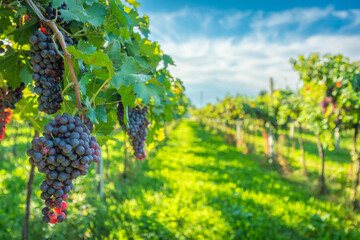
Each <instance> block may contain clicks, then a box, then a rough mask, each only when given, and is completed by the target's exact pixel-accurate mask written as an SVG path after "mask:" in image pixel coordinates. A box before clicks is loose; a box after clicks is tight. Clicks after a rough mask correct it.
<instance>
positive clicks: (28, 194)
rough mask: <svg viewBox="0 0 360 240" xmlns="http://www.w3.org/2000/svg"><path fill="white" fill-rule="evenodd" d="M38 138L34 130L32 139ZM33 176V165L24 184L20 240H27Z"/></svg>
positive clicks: (37, 133)
mask: <svg viewBox="0 0 360 240" xmlns="http://www.w3.org/2000/svg"><path fill="white" fill-rule="evenodd" d="M38 137H39V132H38V131H36V130H35V134H34V138H38ZM34 174H35V165H33V164H31V169H30V175H29V180H28V182H27V184H26V209H25V219H24V224H23V229H22V237H21V239H22V240H27V239H28V235H29V217H30V202H31V194H32V190H33V189H32V184H33V182H34Z"/></svg>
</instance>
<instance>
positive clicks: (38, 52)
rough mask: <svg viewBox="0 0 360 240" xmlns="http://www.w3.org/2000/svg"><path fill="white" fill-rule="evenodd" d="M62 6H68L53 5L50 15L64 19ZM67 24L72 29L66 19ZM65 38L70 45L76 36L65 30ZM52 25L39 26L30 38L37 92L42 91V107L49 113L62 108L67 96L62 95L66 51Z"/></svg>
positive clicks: (64, 25) (40, 107) (39, 101)
mask: <svg viewBox="0 0 360 240" xmlns="http://www.w3.org/2000/svg"><path fill="white" fill-rule="evenodd" d="M61 9H66V5H65V4H63V5H62V6H61V7H60V8H59V9H58V11H57V10H56V9H53V8H52V7H51V5H49V6H48V7H47V8H46V14H45V15H46V16H47V17H48V18H49V19H55V17H57V18H56V21H57V22H59V23H60V22H61V21H62V18H61ZM61 26H62V27H63V28H66V29H68V28H69V27H68V24H66V23H62V24H61ZM61 34H62V35H63V37H64V39H65V43H66V46H70V45H72V44H73V40H72V39H71V38H70V37H69V36H66V35H65V33H64V32H61ZM52 35H53V33H52V31H51V29H50V28H43V27H42V28H41V31H40V30H36V31H35V33H34V35H33V36H31V37H30V38H29V42H30V43H31V45H32V46H31V48H30V57H31V64H32V67H33V76H32V77H33V80H34V81H35V89H34V90H35V92H36V93H37V94H38V95H39V97H38V103H39V110H40V111H42V112H45V113H47V114H54V113H56V112H57V111H58V110H59V109H60V108H61V105H60V104H61V103H62V102H63V98H62V96H61V87H60V82H61V81H62V79H63V74H64V61H63V55H64V52H63V50H62V48H61V46H60V44H59V42H58V41H57V40H55V38H53V37H52Z"/></svg>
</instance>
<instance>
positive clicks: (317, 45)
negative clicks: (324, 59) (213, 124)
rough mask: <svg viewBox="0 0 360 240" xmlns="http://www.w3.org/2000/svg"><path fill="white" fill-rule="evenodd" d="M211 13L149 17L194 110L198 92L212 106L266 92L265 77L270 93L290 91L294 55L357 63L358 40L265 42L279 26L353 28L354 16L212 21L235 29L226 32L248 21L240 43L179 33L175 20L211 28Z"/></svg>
mask: <svg viewBox="0 0 360 240" xmlns="http://www.w3.org/2000/svg"><path fill="white" fill-rule="evenodd" d="M214 13H215V12H212V13H209V12H208V13H205V14H203V13H202V12H196V11H190V10H189V9H182V10H180V11H178V12H175V13H170V14H169V13H167V14H165V13H163V14H153V15H152V14H150V20H151V24H150V25H151V31H152V36H153V37H152V38H154V39H156V40H158V41H159V42H160V44H161V46H162V49H163V50H164V52H166V53H167V54H169V55H171V56H172V57H173V59H174V60H175V63H176V67H172V68H171V72H172V73H173V75H174V76H176V77H179V78H181V79H182V80H183V81H184V83H185V86H186V87H187V93H188V95H189V96H190V98H192V99H193V100H194V102H195V103H197V104H199V95H200V91H202V92H203V94H204V98H205V102H208V101H211V102H213V101H215V99H216V98H217V97H219V98H222V97H223V96H224V95H225V94H226V93H231V94H236V93H240V94H245V95H254V94H257V93H258V92H259V91H260V90H263V89H267V88H268V79H269V78H270V77H273V78H274V80H275V85H276V87H279V88H284V87H286V86H289V87H291V88H296V86H297V85H298V76H297V73H296V72H295V71H294V70H293V69H292V67H291V65H290V63H289V59H290V58H296V57H297V56H298V55H308V54H310V53H312V52H320V53H322V54H325V53H332V54H338V53H341V54H343V55H345V56H347V57H350V58H351V59H352V60H358V59H360V34H358V35H345V34H342V33H339V32H338V33H332V34H329V33H316V34H314V35H310V36H302V35H301V34H296V32H295V34H294V33H292V35H291V37H289V38H286V39H277V40H274V39H273V38H269V36H272V37H273V36H274V35H273V32H277V31H281V30H279V28H278V27H279V26H282V25H285V24H293V23H298V24H299V26H300V27H301V28H306V27H307V26H309V25H311V24H313V23H314V22H317V21H320V20H321V19H325V18H327V17H329V16H335V17H337V18H341V19H343V18H347V19H348V18H351V19H352V21H351V22H350V23H349V24H348V25H349V26H355V25H357V24H358V22H357V21H358V19H360V14H359V15H357V14H358V13H360V11H358V10H351V11H336V10H335V9H334V8H333V7H327V8H325V9H320V8H309V9H300V8H296V9H290V10H285V11H282V12H278V13H270V14H265V13H262V12H257V13H254V14H253V15H252V17H251V15H250V13H245V12H235V13H233V14H232V15H224V17H223V18H219V19H220V20H216V21H217V22H218V23H220V24H221V25H224V26H229V27H235V26H236V24H235V25H233V26H230V25H231V23H232V22H234V23H235V22H238V21H239V20H241V19H244V18H251V19H252V21H251V25H252V26H254V27H255V29H253V31H249V32H247V33H246V34H245V35H244V36H242V37H239V36H236V35H235V34H234V36H232V37H221V36H219V37H214V36H213V37H208V36H207V34H206V31H205V33H202V32H201V31H200V32H199V31H195V32H191V31H189V32H182V31H179V29H183V28H184V27H185V26H183V25H182V22H181V21H180V22H179V19H178V18H179V16H181V18H185V19H194V20H196V21H197V22H194V24H197V25H199V26H200V27H199V28H200V29H205V28H208V27H209V26H211V24H213V23H214V19H215V18H214ZM215 14H219V13H218V12H217V13H215ZM357 16H359V17H357ZM204 19H205V20H204ZM189 27H194V26H189ZM196 29H197V28H196ZM260 29H261V30H260ZM270 39H271V40H270Z"/></svg>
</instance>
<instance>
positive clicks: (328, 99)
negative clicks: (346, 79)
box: [320, 86, 336, 115]
mask: <svg viewBox="0 0 360 240" xmlns="http://www.w3.org/2000/svg"><path fill="white" fill-rule="evenodd" d="M333 91H334V86H331V87H327V88H326V93H325V97H324V99H323V100H322V101H321V102H320V107H321V108H322V113H323V114H325V113H326V111H327V108H328V106H330V105H331V106H332V112H331V113H330V115H331V114H333V113H334V110H335V109H336V96H335V97H334V96H333Z"/></svg>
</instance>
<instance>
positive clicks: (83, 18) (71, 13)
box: [61, 0, 107, 28]
mask: <svg viewBox="0 0 360 240" xmlns="http://www.w3.org/2000/svg"><path fill="white" fill-rule="evenodd" d="M66 5H67V7H68V9H66V10H61V16H62V17H63V18H64V20H65V21H66V22H70V21H71V20H75V21H79V22H82V23H84V24H88V23H90V24H91V25H93V26H94V27H95V28H97V27H99V26H101V25H102V23H103V22H104V21H105V16H106V13H107V10H106V9H105V8H104V5H103V4H99V3H93V5H92V6H91V7H89V8H84V7H83V1H81V3H79V1H76V0H67V1H66Z"/></svg>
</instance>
